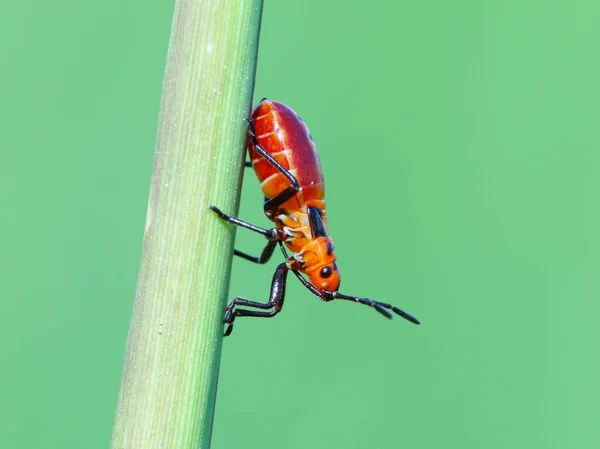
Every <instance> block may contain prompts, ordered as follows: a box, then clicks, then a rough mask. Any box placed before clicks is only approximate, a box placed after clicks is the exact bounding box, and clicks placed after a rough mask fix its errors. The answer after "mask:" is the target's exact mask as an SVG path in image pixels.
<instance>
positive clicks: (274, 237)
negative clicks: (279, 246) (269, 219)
mask: <svg viewBox="0 0 600 449" xmlns="http://www.w3.org/2000/svg"><path fill="white" fill-rule="evenodd" d="M210 210H212V211H213V212H214V213H215V214H217V215H218V216H219V218H221V219H222V220H225V221H227V222H229V223H231V224H234V225H236V226H239V227H241V228H245V229H250V230H251V231H254V232H256V233H258V234H261V235H264V236H265V237H266V238H268V239H269V240H277V235H276V232H275V231H274V230H273V229H265V228H261V227H259V226H255V225H253V224H251V223H247V222H245V221H242V220H240V219H239V218H235V217H230V216H229V215H227V214H226V213H225V212H223V211H222V210H221V209H219V208H218V207H217V206H210Z"/></svg>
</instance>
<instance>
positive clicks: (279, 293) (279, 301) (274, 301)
mask: <svg viewBox="0 0 600 449" xmlns="http://www.w3.org/2000/svg"><path fill="white" fill-rule="evenodd" d="M287 273H288V267H287V266H286V264H285V263H282V264H280V265H279V266H278V267H277V269H276V270H275V274H274V275H273V280H272V281H271V294H270V295H269V301H268V302H267V303H261V302H256V301H250V300H249V299H245V298H239V297H238V298H235V299H234V300H233V301H231V302H230V303H229V305H228V306H227V309H226V310H225V319H224V320H223V322H224V323H225V324H227V329H226V330H225V336H226V337H227V336H228V335H230V334H231V331H232V330H233V322H234V321H235V319H236V317H239V316H254V317H262V318H270V317H273V316H275V315H277V314H278V313H279V312H281V309H282V307H283V301H284V299H285V281H286V278H287ZM236 306H238V307H239V306H244V307H253V308H255V309H262V310H248V309H238V308H236ZM267 309H272V310H270V311H268V312H267V311H263V310H267Z"/></svg>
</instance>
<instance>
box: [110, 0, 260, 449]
mask: <svg viewBox="0 0 600 449" xmlns="http://www.w3.org/2000/svg"><path fill="white" fill-rule="evenodd" d="M261 10H262V0H220V1H215V0H178V1H177V3H176V6H175V12H174V20H173V27H172V31H171V40H170V44H169V54H168V58H167V68H166V75H165V82H164V86H163V94H162V104H161V111H160V121H159V127H158V137H157V146H156V154H155V159H154V170H153V175H152V186H151V189H150V199H149V204H148V215H147V218H146V231H145V235H144V245H143V252H142V260H141V265H140V273H139V278H138V284H137V291H136V295H135V304H134V308H133V317H132V320H131V327H130V330H129V337H128V342H127V354H126V359H125V367H124V373H123V379H122V386H121V392H120V395H119V404H118V408H117V413H116V418H115V426H114V433H113V439H112V447H113V448H114V449H124V448H127V449H129V448H131V449H133V448H136V449H139V448H144V449H150V448H157V449H158V448H160V449H165V448H177V449H179V448H186V449H187V448H194V449H195V448H208V447H209V446H210V436H211V430H212V420H213V412H214V403H215V394H216V387H217V377H218V371H219V361H220V357H221V344H222V339H223V337H222V333H223V324H222V320H223V312H224V308H225V305H224V304H225V301H226V298H227V293H228V286H229V276H230V268H231V258H232V254H233V239H234V235H235V231H234V227H233V226H227V225H225V224H223V223H222V222H220V220H219V219H218V218H217V217H215V216H214V215H213V214H212V212H210V211H209V210H208V207H209V205H211V204H216V205H218V206H219V207H220V208H222V209H223V210H224V211H227V212H228V213H231V214H237V208H238V198H239V191H240V185H241V175H242V161H243V158H244V154H245V129H246V122H245V119H246V117H248V113H249V110H250V102H251V100H252V91H253V87H254V86H253V84H254V74H255V68H256V56H257V47H258V33H259V28H260V16H261Z"/></svg>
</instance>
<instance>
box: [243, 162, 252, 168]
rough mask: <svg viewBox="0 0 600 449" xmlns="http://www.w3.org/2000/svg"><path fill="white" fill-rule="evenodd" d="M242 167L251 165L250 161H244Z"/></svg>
mask: <svg viewBox="0 0 600 449" xmlns="http://www.w3.org/2000/svg"><path fill="white" fill-rule="evenodd" d="M244 167H252V161H244Z"/></svg>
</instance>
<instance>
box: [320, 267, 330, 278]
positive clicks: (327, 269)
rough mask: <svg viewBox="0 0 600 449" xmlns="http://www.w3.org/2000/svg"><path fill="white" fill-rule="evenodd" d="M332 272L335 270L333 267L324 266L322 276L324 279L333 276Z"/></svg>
mask: <svg viewBox="0 0 600 449" xmlns="http://www.w3.org/2000/svg"><path fill="white" fill-rule="evenodd" d="M332 273H333V270H332V269H331V267H323V268H321V277H322V278H323V279H327V278H328V277H330V276H331V274H332Z"/></svg>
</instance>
